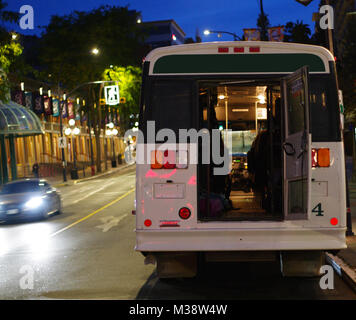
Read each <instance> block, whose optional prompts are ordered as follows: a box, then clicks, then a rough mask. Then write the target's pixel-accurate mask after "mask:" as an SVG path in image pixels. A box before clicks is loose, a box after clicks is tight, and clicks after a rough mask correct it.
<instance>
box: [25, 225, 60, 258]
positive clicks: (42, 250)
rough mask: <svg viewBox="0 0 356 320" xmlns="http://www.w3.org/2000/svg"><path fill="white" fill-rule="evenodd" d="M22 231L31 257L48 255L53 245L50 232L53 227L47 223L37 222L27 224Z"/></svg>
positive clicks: (52, 230)
mask: <svg viewBox="0 0 356 320" xmlns="http://www.w3.org/2000/svg"><path fill="white" fill-rule="evenodd" d="M23 232H24V238H25V239H26V242H27V243H26V245H27V248H28V249H29V251H30V252H31V256H32V258H35V259H44V258H46V257H48V255H49V253H50V251H51V248H52V246H53V239H52V237H51V234H52V233H53V232H54V227H53V226H52V225H51V224H49V223H39V224H33V225H29V226H28V228H26V230H24V231H23Z"/></svg>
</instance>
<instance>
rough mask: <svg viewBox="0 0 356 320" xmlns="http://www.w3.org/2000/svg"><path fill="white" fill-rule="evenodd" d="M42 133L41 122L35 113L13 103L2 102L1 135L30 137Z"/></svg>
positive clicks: (0, 105)
mask: <svg viewBox="0 0 356 320" xmlns="http://www.w3.org/2000/svg"><path fill="white" fill-rule="evenodd" d="M42 133H43V130H42V125H41V121H40V119H39V118H38V117H37V116H36V114H35V113H34V112H32V111H31V110H29V109H28V108H25V107H23V106H21V105H19V104H17V103H15V102H12V101H10V102H8V103H3V102H1V101H0V135H5V136H8V135H14V136H30V135H37V134H42Z"/></svg>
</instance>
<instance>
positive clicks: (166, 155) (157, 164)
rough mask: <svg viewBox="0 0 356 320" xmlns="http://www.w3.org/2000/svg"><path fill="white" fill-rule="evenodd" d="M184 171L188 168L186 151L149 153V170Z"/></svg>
mask: <svg viewBox="0 0 356 320" xmlns="http://www.w3.org/2000/svg"><path fill="white" fill-rule="evenodd" d="M175 168H177V169H186V168H188V151H187V150H178V151H175V150H165V151H164V152H163V151H159V150H155V151H151V169H175Z"/></svg>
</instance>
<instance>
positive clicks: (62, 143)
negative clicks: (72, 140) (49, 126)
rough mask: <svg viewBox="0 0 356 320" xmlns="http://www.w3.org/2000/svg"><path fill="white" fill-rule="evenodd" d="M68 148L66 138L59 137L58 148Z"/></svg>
mask: <svg viewBox="0 0 356 320" xmlns="http://www.w3.org/2000/svg"><path fill="white" fill-rule="evenodd" d="M66 147H67V139H66V137H58V148H60V149H64V148H66Z"/></svg>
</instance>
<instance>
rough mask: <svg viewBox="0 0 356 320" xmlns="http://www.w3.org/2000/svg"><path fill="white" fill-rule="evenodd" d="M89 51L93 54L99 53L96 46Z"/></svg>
mask: <svg viewBox="0 0 356 320" xmlns="http://www.w3.org/2000/svg"><path fill="white" fill-rule="evenodd" d="M91 53H92V54H95V55H98V54H99V49H98V48H93V49H92V50H91Z"/></svg>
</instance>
